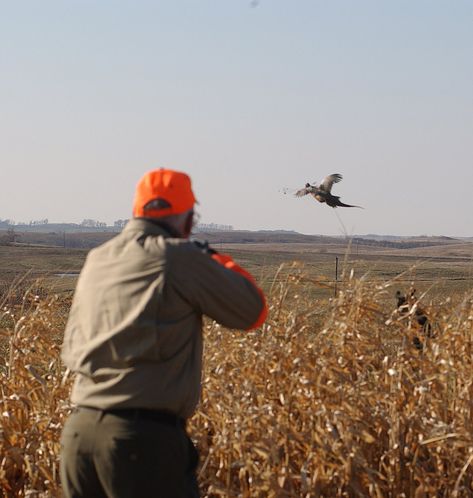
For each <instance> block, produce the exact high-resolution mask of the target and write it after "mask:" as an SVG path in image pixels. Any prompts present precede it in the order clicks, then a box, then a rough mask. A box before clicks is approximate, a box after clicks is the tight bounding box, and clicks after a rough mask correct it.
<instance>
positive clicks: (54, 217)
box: [0, 0, 473, 236]
mask: <svg viewBox="0 0 473 498" xmlns="http://www.w3.org/2000/svg"><path fill="white" fill-rule="evenodd" d="M0 74H1V78H0V105H1V112H0V137H1V139H0V140H1V142H0V144H1V146H0V172H1V179H2V187H3V188H2V194H1V196H0V218H13V219H15V220H17V221H29V220H30V219H39V218H46V217H47V218H49V219H50V220H51V221H70V222H80V221H81V220H82V219H83V218H95V219H99V220H101V221H107V222H113V220H116V219H118V218H126V217H129V216H130V211H131V202H132V198H133V190H134V187H135V184H136V182H137V181H138V179H139V177H140V176H141V175H142V174H143V173H144V172H145V171H146V170H149V169H152V168H155V167H160V166H165V167H172V168H176V169H180V170H183V171H186V172H188V173H189V174H190V175H191V176H192V178H193V182H194V189H195V192H196V195H197V197H198V198H199V200H200V206H199V211H200V213H201V216H202V221H203V222H215V223H223V224H231V225H234V227H235V228H241V229H251V230H256V229H280V228H281V229H294V230H297V231H300V232H303V233H321V234H340V233H341V226H340V223H339V221H338V219H337V217H336V215H335V213H334V212H333V210H332V209H331V208H329V207H327V206H325V205H321V204H318V203H316V201H314V200H312V199H311V198H309V197H305V198H301V199H297V198H294V197H292V196H290V195H284V194H282V193H281V189H282V188H283V187H290V188H300V187H302V186H304V184H305V183H306V182H307V181H310V182H312V181H316V180H317V181H318V180H320V179H321V178H322V177H324V176H325V175H327V174H329V173H341V174H343V176H344V180H343V181H342V182H341V183H339V184H337V185H335V187H334V191H333V193H334V194H336V195H341V198H342V200H343V201H345V202H347V203H349V204H351V203H353V204H360V205H362V206H364V207H365V209H364V210H358V209H356V210H349V209H345V210H343V209H341V208H339V209H338V211H337V213H338V214H339V216H340V217H341V219H342V220H343V223H344V224H345V226H346V229H347V230H348V232H349V233H358V234H361V233H383V234H387V233H390V234H402V235H416V234H435V235H457V236H473V222H472V215H473V194H472V193H471V190H472V188H473V1H471V0H468V1H466V0H464V1H461V0H459V1H456V0H452V1H446V0H445V1H438V0H424V1H415V0H391V1H387V0H384V1H383V0H370V1H365V0H358V1H350V2H349V1H341V0H340V1H336V0H334V1H326V0H324V1H317V0H261V1H260V3H259V5H258V6H257V7H256V8H252V7H251V6H250V1H247V0H172V1H171V0H168V1H158V0H154V1H140V0H134V1H131V0H130V1H120V0H113V1H111V0H109V1H105V0H101V1H98V0H97V1H93V2H92V1H85V0H81V1H74V2H72V1H48V0H44V1H40V2H39V1H37V0H35V1H18V2H10V1H8V2H7V1H1V0H0Z"/></svg>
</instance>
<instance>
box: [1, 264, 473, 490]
mask: <svg viewBox="0 0 473 498" xmlns="http://www.w3.org/2000/svg"><path fill="white" fill-rule="evenodd" d="M327 269H328V266H327ZM262 276H263V284H264V285H265V287H266V289H267V293H268V295H269V303H270V317H269V319H268V321H267V323H266V324H265V325H264V326H263V328H262V329H261V330H258V331H255V332H251V333H242V332H240V331H231V330H226V329H224V328H222V327H220V326H218V325H217V324H215V323H214V322H211V321H207V322H206V324H205V330H204V333H205V341H206V342H205V344H206V347H205V370H204V376H203V395H202V401H201V403H200V405H199V408H198V410H197V412H196V414H195V416H194V417H193V418H192V419H191V420H190V423H189V430H190V433H191V435H192V437H193V439H194V441H195V442H196V444H197V446H198V448H199V451H200V456H201V464H200V468H199V481H200V485H201V491H202V495H203V496H209V497H211V496H212V497H214V496H232V497H233V496H234V497H237V496H241V497H245V498H246V497H327V498H328V497H338V496H340V497H390V498H394V497H401V496H405V497H432V496H438V497H471V496H473V482H472V481H473V480H472V476H473V472H472V468H473V368H472V367H473V365H472V363H473V350H472V348H473V299H472V294H471V293H459V294H457V295H456V298H455V299H453V300H451V299H449V298H445V297H443V296H441V295H438V296H437V298H436V302H435V304H429V303H428V304H423V305H422V306H423V308H424V311H425V312H426V314H427V315H428V317H429V320H430V323H431V324H432V330H433V334H432V337H431V338H427V337H424V336H423V334H422V331H421V330H419V328H418V325H417V322H416V320H415V308H416V307H417V306H418V304H415V305H414V308H413V309H412V310H411V312H410V313H407V314H400V313H399V312H398V311H396V309H395V307H394V305H393V299H392V296H393V294H394V291H395V290H396V289H397V288H398V287H399V281H398V280H397V279H396V278H394V279H393V280H386V281H382V280H378V281H376V282H375V281H373V280H371V279H370V278H369V277H365V276H361V277H360V278H357V277H356V276H355V272H353V273H352V274H350V273H347V274H346V275H344V283H343V286H342V285H341V286H340V288H339V292H338V295H337V297H336V298H335V297H330V298H329V296H333V295H334V292H333V290H334V289H333V281H331V280H330V278H329V277H328V276H326V277H325V278H320V277H317V276H315V275H314V272H313V271H310V269H309V271H308V270H307V267H306V266H304V265H300V264H293V265H283V266H281V267H280V268H279V270H278V271H277V272H276V274H274V275H270V274H269V273H265V274H264V275H262ZM41 289H42V288H41V287H38V286H35V287H30V288H24V289H22V292H24V293H23V295H22V294H21V292H19V291H18V290H17V292H10V293H9V294H4V296H3V302H2V303H1V311H0V341H1V348H2V349H1V351H2V359H3V361H4V366H3V367H2V369H1V371H0V382H1V389H2V393H1V394H2V398H1V400H0V417H1V421H2V423H1V427H2V433H1V437H0V489H1V492H0V496H4V497H21V496H29V497H36V496H37V497H49V496H53V497H56V496H60V484H59V478H58V455H59V436H60V432H61V428H62V425H63V422H64V419H65V417H66V416H67V414H68V413H69V410H70V408H71V407H70V404H69V401H68V394H69V388H70V379H68V378H65V377H64V370H63V367H62V365H61V363H60V360H59V348H60V343H61V341H62V333H63V328H64V324H65V320H66V317H67V312H68V309H69V306H70V296H69V295H68V294H67V293H66V294H61V295H59V296H58V295H52V294H49V295H48V293H47V292H46V291H41ZM420 296H421V298H423V299H424V303H425V302H426V301H427V296H422V293H421V294H420ZM414 336H418V337H420V338H421V340H422V341H423V343H424V345H423V349H422V350H419V349H417V348H415V347H413V344H412V340H413V338H414Z"/></svg>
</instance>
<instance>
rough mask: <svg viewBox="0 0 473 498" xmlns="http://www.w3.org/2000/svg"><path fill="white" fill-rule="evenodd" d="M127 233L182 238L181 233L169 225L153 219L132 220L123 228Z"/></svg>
mask: <svg viewBox="0 0 473 498" xmlns="http://www.w3.org/2000/svg"><path fill="white" fill-rule="evenodd" d="M123 231H127V232H144V233H146V234H148V235H162V236H163V237H173V238H180V235H179V233H178V232H177V231H176V230H175V229H174V228H173V227H172V226H170V225H168V224H167V223H163V222H161V221H159V220H154V219H151V218H132V219H131V220H130V221H128V223H127V224H126V225H125V227H124V228H123Z"/></svg>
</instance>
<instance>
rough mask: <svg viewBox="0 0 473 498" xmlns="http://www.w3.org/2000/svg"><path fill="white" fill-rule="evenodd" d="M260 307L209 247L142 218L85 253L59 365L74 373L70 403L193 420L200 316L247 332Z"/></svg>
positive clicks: (249, 287)
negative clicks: (146, 410)
mask: <svg viewBox="0 0 473 498" xmlns="http://www.w3.org/2000/svg"><path fill="white" fill-rule="evenodd" d="M264 308H265V303H264V298H263V297H262V294H261V291H259V290H258V288H257V287H256V286H255V285H254V284H253V283H252V282H251V281H250V280H248V279H247V278H245V277H244V276H242V275H240V274H239V273H236V272H235V271H232V270H230V269H227V268H225V267H224V266H222V265H221V264H219V263H217V262H216V261H214V259H212V257H211V254H209V252H208V250H207V249H206V248H205V247H202V246H200V245H198V244H196V243H194V242H192V241H189V240H184V239H176V238H172V237H171V236H170V234H169V232H168V231H166V230H165V229H164V228H163V227H161V226H159V225H157V224H155V223H153V222H151V221H148V220H145V219H140V218H135V219H132V220H130V222H129V223H128V224H127V226H126V227H125V228H124V230H123V232H122V233H121V234H119V235H118V236H116V237H114V238H113V239H112V240H110V241H108V242H107V243H105V244H103V245H101V246H100V247H97V248H95V249H93V250H92V251H90V253H89V255H88V257H87V259H86V262H85V264H84V267H83V269H82V272H81V274H80V277H79V280H78V283H77V288H76V291H75V294H74V299H73V303H72V307H71V311H70V314H69V319H68V322H67V326H66V330H65V335H64V344H63V348H62V359H63V361H64V363H65V364H66V366H67V367H69V368H70V369H71V370H72V371H74V372H77V374H78V375H77V378H76V380H75V384H74V387H73V390H72V402H73V403H76V404H78V405H82V406H91V407H96V408H100V409H106V408H112V407H113V408H149V409H155V410H167V411H170V412H172V413H175V414H177V415H179V416H181V417H183V418H187V417H189V416H190V415H192V413H193V411H194V410H195V407H196V405H197V402H198V399H199V396H200V380H201V369H202V330H201V329H202V315H207V316H209V317H210V318H213V319H214V320H216V321H217V322H219V323H221V324H222V325H224V326H225V327H228V328H236V329H247V328H249V327H251V326H252V324H254V323H255V322H256V321H257V319H258V317H260V316H261V313H263V312H264V311H263V310H264Z"/></svg>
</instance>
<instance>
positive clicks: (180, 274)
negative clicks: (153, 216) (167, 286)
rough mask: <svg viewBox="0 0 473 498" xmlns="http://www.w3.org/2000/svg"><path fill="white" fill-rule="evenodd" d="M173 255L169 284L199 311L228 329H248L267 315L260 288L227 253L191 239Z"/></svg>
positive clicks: (255, 326)
mask: <svg viewBox="0 0 473 498" xmlns="http://www.w3.org/2000/svg"><path fill="white" fill-rule="evenodd" d="M176 249H178V250H177V251H176V252H175V254H174V256H173V258H172V272H171V274H172V275H170V277H171V279H172V285H174V286H175V287H176V290H177V291H178V292H179V293H180V294H181V295H182V296H183V297H184V298H185V299H186V300H187V301H188V302H189V303H190V304H191V305H192V306H193V307H194V308H196V309H198V310H199V311H200V312H201V313H202V314H204V315H207V316H209V317H210V318H213V319H214V320H216V321H217V322H218V323H220V324H222V325H224V326H225V327H228V328H237V329H245V330H250V329H253V328H257V327H259V326H261V325H262V324H263V323H264V321H265V319H266V316H267V314H268V307H267V304H266V299H265V297H264V294H263V291H262V290H261V289H260V288H259V286H258V285H257V284H256V282H255V280H254V278H253V277H252V276H251V274H250V273H248V272H247V271H246V270H244V269H243V268H241V267H240V266H239V265H237V264H236V263H235V262H234V261H233V259H232V258H231V257H230V256H227V255H223V254H219V253H216V252H215V251H214V250H211V249H208V248H207V247H205V246H202V245H200V244H194V243H192V242H190V243H189V244H185V245H183V246H181V247H179V248H176Z"/></svg>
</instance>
